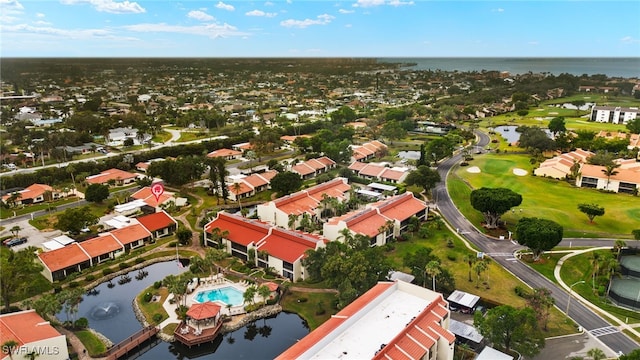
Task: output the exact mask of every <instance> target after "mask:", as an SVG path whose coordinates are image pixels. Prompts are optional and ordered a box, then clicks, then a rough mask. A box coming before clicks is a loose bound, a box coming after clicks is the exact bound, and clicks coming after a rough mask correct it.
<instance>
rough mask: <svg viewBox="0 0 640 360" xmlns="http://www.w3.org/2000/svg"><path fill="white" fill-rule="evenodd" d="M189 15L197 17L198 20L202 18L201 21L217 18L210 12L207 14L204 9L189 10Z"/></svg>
mask: <svg viewBox="0 0 640 360" xmlns="http://www.w3.org/2000/svg"><path fill="white" fill-rule="evenodd" d="M187 17H190V18H192V19H196V20H200V21H212V20H214V19H215V18H214V17H213V16H211V15H209V14H207V13H206V12H204V11H200V10H192V11H189V13H188V14H187Z"/></svg>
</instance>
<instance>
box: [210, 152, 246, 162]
mask: <svg viewBox="0 0 640 360" xmlns="http://www.w3.org/2000/svg"><path fill="white" fill-rule="evenodd" d="M241 156H242V151H238V150H232V149H218V150H214V151H212V152H210V153H208V154H207V157H208V158H216V157H221V158H225V159H227V160H235V159H237V158H239V157H241Z"/></svg>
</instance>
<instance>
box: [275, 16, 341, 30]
mask: <svg viewBox="0 0 640 360" xmlns="http://www.w3.org/2000/svg"><path fill="white" fill-rule="evenodd" d="M333 19H335V17H334V16H331V15H328V14H322V15H318V16H317V18H316V19H304V20H294V19H288V20H284V21H281V22H280V25H281V26H284V27H297V28H306V27H308V26H311V25H327V24H329V23H330V22H331V20H333Z"/></svg>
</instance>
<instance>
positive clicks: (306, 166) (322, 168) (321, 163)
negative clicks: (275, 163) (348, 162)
mask: <svg viewBox="0 0 640 360" xmlns="http://www.w3.org/2000/svg"><path fill="white" fill-rule="evenodd" d="M335 166H336V163H335V161H333V160H331V159H329V158H328V157H326V156H323V157H320V158H317V159H309V160H307V161H304V162H301V163H299V164H296V165H293V166H292V167H291V172H293V173H296V174H298V175H300V177H301V178H302V179H303V180H306V179H311V178H314V177H316V176H317V175H320V174H322V173H326V172H327V171H329V170H331V169H333V168H334V167H335Z"/></svg>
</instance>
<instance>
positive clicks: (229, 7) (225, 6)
mask: <svg viewBox="0 0 640 360" xmlns="http://www.w3.org/2000/svg"><path fill="white" fill-rule="evenodd" d="M216 8H218V9H222V10H227V11H234V10H235V9H236V8H235V7H234V6H233V5H229V4H225V3H223V2H222V1H220V2H218V3H217V4H216Z"/></svg>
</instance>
